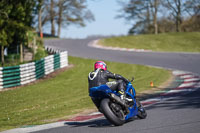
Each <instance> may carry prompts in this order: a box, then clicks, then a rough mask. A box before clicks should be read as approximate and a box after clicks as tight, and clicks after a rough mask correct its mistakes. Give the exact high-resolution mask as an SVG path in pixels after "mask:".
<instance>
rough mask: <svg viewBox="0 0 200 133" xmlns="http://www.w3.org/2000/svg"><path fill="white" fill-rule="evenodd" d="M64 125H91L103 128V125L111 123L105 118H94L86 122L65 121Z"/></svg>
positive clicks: (108, 125) (106, 125) (107, 125)
mask: <svg viewBox="0 0 200 133" xmlns="http://www.w3.org/2000/svg"><path fill="white" fill-rule="evenodd" d="M65 125H68V126H71V127H83V126H87V127H93V128H101V127H102V128H104V127H112V126H113V125H112V124H110V123H109V122H108V121H107V120H106V119H96V120H90V121H86V122H66V123H65Z"/></svg>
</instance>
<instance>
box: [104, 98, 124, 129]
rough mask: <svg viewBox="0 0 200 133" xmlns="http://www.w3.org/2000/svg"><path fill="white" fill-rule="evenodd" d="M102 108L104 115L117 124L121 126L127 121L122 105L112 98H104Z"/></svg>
mask: <svg viewBox="0 0 200 133" xmlns="http://www.w3.org/2000/svg"><path fill="white" fill-rule="evenodd" d="M100 108H101V110H102V112H103V114H104V116H105V117H106V118H107V119H108V121H110V122H111V123H112V124H113V125H115V126H121V125H123V124H124V123H125V115H124V113H123V111H122V109H120V106H119V105H117V104H116V103H113V102H111V101H110V99H103V100H102V101H101V104H100Z"/></svg>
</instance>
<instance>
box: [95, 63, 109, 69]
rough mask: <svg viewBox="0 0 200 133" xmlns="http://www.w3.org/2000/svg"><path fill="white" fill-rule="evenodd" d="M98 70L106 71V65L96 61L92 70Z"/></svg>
mask: <svg viewBox="0 0 200 133" xmlns="http://www.w3.org/2000/svg"><path fill="white" fill-rule="evenodd" d="M98 68H101V69H103V70H107V65H106V63H105V62H103V61H97V62H95V64H94V69H95V70H97V69H98Z"/></svg>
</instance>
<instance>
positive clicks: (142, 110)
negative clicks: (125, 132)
mask: <svg viewBox="0 0 200 133" xmlns="http://www.w3.org/2000/svg"><path fill="white" fill-rule="evenodd" d="M136 102H137V107H138V115H137V116H138V118H140V119H145V118H146V117H147V112H146V110H145V108H144V107H143V106H142V104H141V103H140V102H139V101H138V100H137V101H136Z"/></svg>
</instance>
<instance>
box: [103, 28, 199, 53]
mask: <svg viewBox="0 0 200 133" xmlns="http://www.w3.org/2000/svg"><path fill="white" fill-rule="evenodd" d="M100 44H102V45H104V46H112V47H121V48H136V49H146V50H152V51H169V52H200V32H184V33H165V34H158V35H153V34H151V35H135V36H121V37H112V38H106V39H103V40H100Z"/></svg>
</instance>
